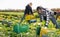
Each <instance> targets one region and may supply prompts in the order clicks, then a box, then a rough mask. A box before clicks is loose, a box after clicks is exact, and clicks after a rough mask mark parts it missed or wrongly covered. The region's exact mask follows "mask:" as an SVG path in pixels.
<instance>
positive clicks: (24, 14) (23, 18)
mask: <svg viewBox="0 0 60 37" xmlns="http://www.w3.org/2000/svg"><path fill="white" fill-rule="evenodd" d="M24 19H25V14H24V15H23V17H22V18H21V21H20V23H22V21H23V20H24Z"/></svg>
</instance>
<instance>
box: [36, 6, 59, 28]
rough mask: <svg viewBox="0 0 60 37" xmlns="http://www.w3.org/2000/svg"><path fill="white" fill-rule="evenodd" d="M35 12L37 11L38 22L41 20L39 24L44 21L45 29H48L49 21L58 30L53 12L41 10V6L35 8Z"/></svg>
mask: <svg viewBox="0 0 60 37" xmlns="http://www.w3.org/2000/svg"><path fill="white" fill-rule="evenodd" d="M37 11H38V14H39V17H40V20H41V21H40V22H42V21H43V20H45V21H46V24H45V27H48V24H49V20H51V21H52V23H53V24H54V25H55V26H56V28H59V27H58V24H57V22H56V19H55V17H54V12H53V11H51V10H48V9H46V8H43V7H41V6H38V7H37Z"/></svg>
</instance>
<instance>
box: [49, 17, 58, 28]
mask: <svg viewBox="0 0 60 37" xmlns="http://www.w3.org/2000/svg"><path fill="white" fill-rule="evenodd" d="M50 19H51V21H52V23H53V24H54V25H56V28H59V27H58V24H57V22H56V19H55V17H54V16H52V17H51V18H50Z"/></svg>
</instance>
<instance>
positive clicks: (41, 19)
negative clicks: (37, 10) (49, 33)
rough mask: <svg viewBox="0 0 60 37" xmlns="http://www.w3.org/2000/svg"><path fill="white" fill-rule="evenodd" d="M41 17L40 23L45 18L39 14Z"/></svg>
mask: <svg viewBox="0 0 60 37" xmlns="http://www.w3.org/2000/svg"><path fill="white" fill-rule="evenodd" d="M39 17H40V22H42V21H43V16H42V15H40V14H39Z"/></svg>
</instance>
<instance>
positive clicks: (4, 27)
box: [0, 12, 60, 37]
mask: <svg viewBox="0 0 60 37" xmlns="http://www.w3.org/2000/svg"><path fill="white" fill-rule="evenodd" d="M22 16H23V12H0V37H36V36H37V33H36V32H37V31H38V30H37V27H38V25H40V27H41V29H42V30H41V33H40V34H41V35H40V34H39V35H40V36H37V37H60V29H56V28H55V25H53V23H52V22H51V21H50V23H49V26H48V28H47V29H45V28H44V23H45V22H44V21H43V22H39V21H40V20H39V17H38V14H37V13H34V16H35V17H36V18H35V19H36V20H37V22H35V23H31V24H29V23H28V22H27V21H26V20H25V19H24V20H23V22H22V23H20V20H21V18H22ZM59 20H60V19H59ZM59 20H57V22H58V23H59V24H60V21H59ZM2 22H3V23H2ZM14 26H17V27H16V28H18V31H17V32H14ZM19 26H21V27H23V28H22V29H21V30H22V32H20V31H19ZM59 26H60V25H59ZM24 27H26V28H24ZM24 29H25V30H24ZM26 30H27V31H26ZM45 33H46V34H45Z"/></svg>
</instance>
